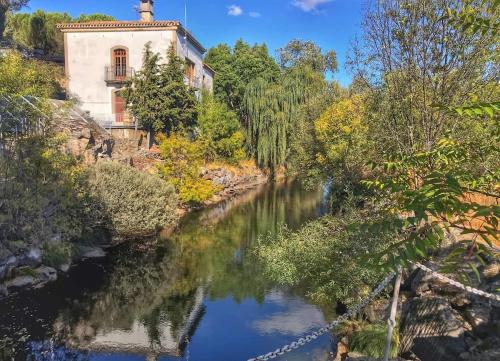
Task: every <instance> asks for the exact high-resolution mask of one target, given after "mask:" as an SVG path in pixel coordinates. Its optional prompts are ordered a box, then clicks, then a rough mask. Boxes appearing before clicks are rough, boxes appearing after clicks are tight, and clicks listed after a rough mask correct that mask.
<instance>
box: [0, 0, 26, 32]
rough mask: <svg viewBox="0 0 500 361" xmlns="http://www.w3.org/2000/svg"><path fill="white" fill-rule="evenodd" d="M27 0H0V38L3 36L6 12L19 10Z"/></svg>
mask: <svg viewBox="0 0 500 361" xmlns="http://www.w3.org/2000/svg"><path fill="white" fill-rule="evenodd" d="M28 2H29V0H0V40H2V38H3V32H4V29H5V21H6V19H7V14H8V13H10V12H13V11H18V10H20V9H21V8H22V7H23V6H25V5H26V4H27V3H28Z"/></svg>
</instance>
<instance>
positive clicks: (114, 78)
mask: <svg viewBox="0 0 500 361" xmlns="http://www.w3.org/2000/svg"><path fill="white" fill-rule="evenodd" d="M104 71H105V73H104V80H105V81H106V83H108V84H120V83H124V82H126V81H127V80H129V79H130V78H131V77H132V76H134V74H135V70H134V68H131V67H128V66H107V67H105V70H104Z"/></svg>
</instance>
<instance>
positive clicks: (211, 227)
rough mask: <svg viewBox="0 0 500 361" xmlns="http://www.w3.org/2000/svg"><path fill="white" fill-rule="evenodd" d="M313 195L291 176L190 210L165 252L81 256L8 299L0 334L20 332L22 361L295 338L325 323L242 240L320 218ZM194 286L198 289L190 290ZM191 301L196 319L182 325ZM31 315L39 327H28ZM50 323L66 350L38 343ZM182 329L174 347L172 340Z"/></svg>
mask: <svg viewBox="0 0 500 361" xmlns="http://www.w3.org/2000/svg"><path fill="white" fill-rule="evenodd" d="M321 196H322V194H321V192H319V193H318V192H317V191H312V192H304V191H303V190H302V189H301V188H300V187H298V186H297V185H296V184H289V185H285V186H279V187H267V188H265V189H264V190H263V192H262V193H261V194H259V195H257V196H256V195H255V194H253V195H251V194H248V195H247V197H248V198H245V197H243V199H242V198H239V199H235V200H233V201H232V202H230V203H228V204H221V205H219V206H218V207H217V208H214V209H208V210H205V211H203V212H200V213H199V214H192V215H191V217H188V219H187V221H186V222H184V224H183V226H182V227H181V231H180V233H179V234H177V235H176V242H172V243H171V244H172V245H175V247H171V248H169V250H168V252H167V250H164V251H162V252H159V253H154V252H153V253H152V254H151V255H148V254H142V253H141V254H133V253H132V254H129V253H127V252H124V253H123V254H122V255H120V254H118V255H117V256H116V257H117V258H116V260H117V261H118V262H116V264H106V268H104V267H102V269H101V268H100V266H99V265H96V264H94V263H92V264H89V265H88V266H89V267H87V266H85V265H84V264H82V265H80V266H79V267H76V268H75V269H74V270H73V272H72V273H71V277H70V276H69V275H68V279H67V280H65V279H64V278H63V277H61V279H60V280H58V282H56V283H54V284H52V285H50V286H48V287H47V288H46V289H44V290H41V291H40V292H37V294H36V297H23V298H21V299H20V301H21V302H20V303H19V302H15V301H14V300H10V301H9V302H7V304H6V306H8V309H9V314H11V316H8V315H5V314H4V315H2V314H1V313H0V340H1V337H2V336H3V335H5V331H7V335H8V336H10V335H12V334H13V333H14V332H21V331H22V330H24V331H23V335H26V339H27V341H28V345H30V347H29V348H30V351H28V353H29V354H30V356H29V357H28V361H88V360H92V361H143V360H144V361H153V360H156V358H155V356H154V355H158V354H163V355H165V354H166V353H168V354H170V355H182V356H177V357H176V356H161V357H159V358H158V360H162V361H181V360H190V361H237V360H242V361H245V360H248V359H249V358H252V357H256V356H258V355H259V354H264V353H267V352H269V351H271V350H275V349H277V348H278V347H282V346H283V345H285V344H289V343H291V342H293V341H296V340H297V339H298V338H299V337H302V336H304V335H306V334H308V333H310V332H311V331H313V330H316V329H318V328H320V327H322V326H323V325H325V324H326V323H327V321H326V320H325V318H324V316H323V314H322V312H321V311H320V310H319V309H318V308H317V307H315V306H314V305H310V304H308V303H307V302H306V301H305V300H304V298H302V297H299V296H293V295H290V294H289V293H287V292H285V291H282V290H280V289H276V288H275V284H274V283H272V282H270V281H269V280H266V279H265V277H264V275H263V274H262V272H261V269H260V267H259V265H257V264H255V263H254V262H253V261H252V260H251V258H248V257H247V253H248V250H247V247H248V246H249V245H250V244H251V242H252V241H253V240H255V239H256V238H257V237H258V236H259V235H261V234H266V233H267V232H274V231H276V229H277V225H278V224H282V223H286V224H288V225H289V226H290V227H291V228H296V227H298V226H300V225H301V224H302V223H303V222H304V221H306V220H309V219H312V218H316V217H317V216H319V215H320V214H321V213H322V212H323V210H322V209H319V208H321V207H320V206H321V199H322V197H321ZM318 207H319V208H318ZM96 262H97V261H96ZM96 266H97V267H96ZM202 285H203V287H202V288H203V289H205V290H206V292H205V293H204V294H201V295H200V297H199V298H198V297H197V296H196V295H197V294H198V293H197V291H196V290H199V289H200V286H202ZM205 285H206V286H207V287H206V288H205V287H204V286H205ZM142 286H144V287H142ZM174 286H175V287H174ZM172 289H174V290H176V291H175V292H171V290H172ZM195 291H196V292H195ZM32 293H33V295H34V293H35V291H33V292H32ZM1 306H2V303H1V302H0V309H1V308H2V307H1ZM197 306H202V307H200V309H202V310H203V311H202V312H200V314H199V315H200V316H201V317H200V318H198V317H196V320H195V322H194V323H193V325H192V327H187V324H188V323H189V322H187V321H188V320H189V319H190V315H191V314H192V310H194V309H196V307H197ZM5 309H7V308H5ZM26 310H31V312H30V316H29V317H27V312H26ZM10 311H12V313H10ZM196 314H198V313H196ZM15 316H18V317H19V320H20V321H22V322H20V324H19V325H17V323H16V322H14V321H15ZM33 319H40V320H41V323H42V324H43V325H39V326H37V327H34V326H36V323H35V322H34V321H33ZM30 320H31V321H30ZM174 321H175V322H174ZM2 326H4V330H2ZM5 326H6V328H5ZM55 326H57V327H55ZM173 326H175V327H173ZM56 328H57V330H59V333H60V334H61V335H62V337H63V339H62V341H63V343H65V344H66V345H67V346H68V347H74V349H73V350H70V349H68V348H65V347H60V346H61V343H59V344H58V345H57V346H55V345H53V344H51V343H50V342H48V341H45V342H40V340H49V339H53V336H54V333H53V330H54V329H56ZM82 330H88V331H89V332H81V331H82ZM13 331H14V332H13ZM189 331H191V333H192V335H191V337H190V340H189V343H188V344H187V345H186V347H185V349H184V350H181V349H179V348H178V347H177V346H178V345H179V342H178V341H179V338H183V337H184V335H185V333H184V332H189ZM2 332H3V333H2ZM64 341H67V342H64ZM331 346H332V345H331V340H330V337H329V336H328V335H324V336H323V337H320V338H319V339H317V340H315V341H314V342H312V343H311V344H308V345H306V346H305V347H302V348H300V349H299V350H295V351H293V352H291V353H289V354H286V355H284V356H282V357H280V358H277V360H279V361H280V360H281V361H284V360H288V361H327V360H329V357H328V352H329V351H330V350H331ZM78 350H80V351H78ZM81 350H87V352H86V351H81ZM90 350H91V351H90ZM89 351H90V353H89ZM134 352H135V353H136V354H134ZM21 354H22V353H20V355H19V356H20V357H21ZM146 354H149V355H150V356H149V357H147V356H146ZM15 360H16V361H17V360H23V361H25V360H26V357H24V358H19V357H18V358H16V359H15Z"/></svg>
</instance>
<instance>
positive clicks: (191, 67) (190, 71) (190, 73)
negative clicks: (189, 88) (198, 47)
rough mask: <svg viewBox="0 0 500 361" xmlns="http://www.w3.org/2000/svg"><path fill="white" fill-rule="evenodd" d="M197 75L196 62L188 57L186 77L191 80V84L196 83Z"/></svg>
mask: <svg viewBox="0 0 500 361" xmlns="http://www.w3.org/2000/svg"><path fill="white" fill-rule="evenodd" d="M195 75H196V74H195V64H194V63H193V62H192V61H191V60H189V59H186V78H187V79H188V81H189V85H192V84H193V83H194V77H195Z"/></svg>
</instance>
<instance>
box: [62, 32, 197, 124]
mask: <svg viewBox="0 0 500 361" xmlns="http://www.w3.org/2000/svg"><path fill="white" fill-rule="evenodd" d="M148 42H151V49H152V51H153V52H157V53H160V55H161V56H162V58H163V59H165V58H166V54H167V50H168V48H169V47H170V45H171V44H172V43H173V44H176V49H177V54H178V55H179V56H180V57H181V58H184V57H185V56H186V55H187V57H188V58H189V59H190V60H191V61H192V62H193V63H194V64H195V73H196V77H197V78H198V84H197V85H198V86H199V87H201V86H202V80H203V73H204V69H203V53H202V52H201V51H200V50H199V49H198V48H197V47H195V46H194V45H193V44H192V43H191V42H189V40H188V41H187V43H188V45H187V51H186V45H185V43H186V40H185V39H184V35H183V34H181V32H178V31H177V30H168V29H161V30H156V29H155V30H153V29H151V30H137V31H135V30H132V31H131V30H126V31H123V30H120V29H118V30H117V31H109V30H106V31H95V30H93V31H74V32H71V31H68V32H66V33H65V47H66V48H65V53H66V54H65V57H66V74H67V78H68V87H67V88H68V89H67V90H68V94H69V96H71V97H74V98H76V99H77V100H78V101H79V106H80V107H81V108H82V109H83V110H84V111H88V112H89V113H90V114H91V116H93V117H94V118H95V119H96V120H98V121H100V122H102V123H106V124H109V123H112V122H114V120H115V117H114V114H113V113H114V112H113V101H112V100H113V93H114V92H115V91H116V90H117V89H119V88H120V86H119V85H117V84H107V83H106V82H105V67H106V66H111V65H112V59H111V57H112V49H113V48H115V47H118V46H123V47H125V48H127V49H128V66H130V67H132V68H134V69H135V71H138V70H140V69H141V68H142V58H143V50H144V46H145V45H146V44H147V43H148Z"/></svg>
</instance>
